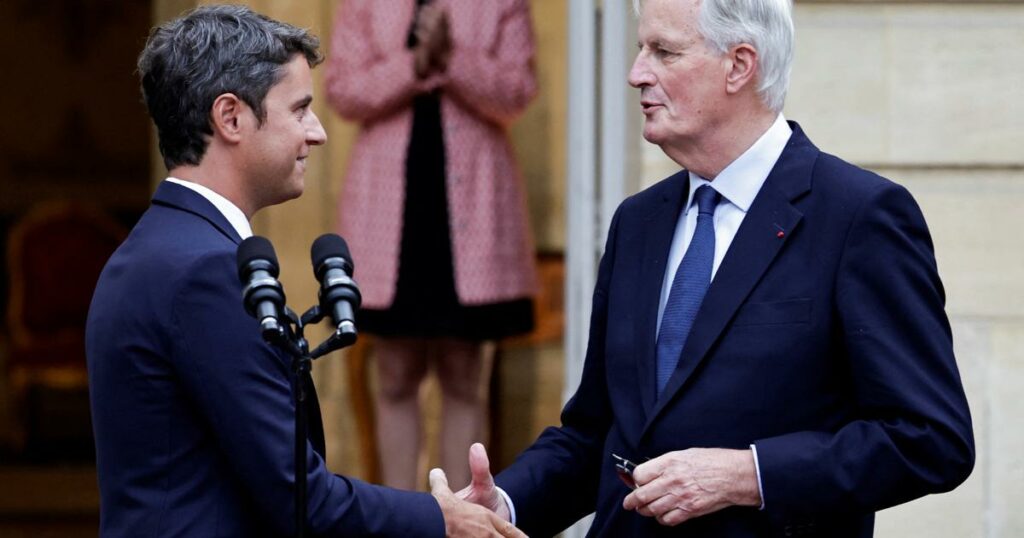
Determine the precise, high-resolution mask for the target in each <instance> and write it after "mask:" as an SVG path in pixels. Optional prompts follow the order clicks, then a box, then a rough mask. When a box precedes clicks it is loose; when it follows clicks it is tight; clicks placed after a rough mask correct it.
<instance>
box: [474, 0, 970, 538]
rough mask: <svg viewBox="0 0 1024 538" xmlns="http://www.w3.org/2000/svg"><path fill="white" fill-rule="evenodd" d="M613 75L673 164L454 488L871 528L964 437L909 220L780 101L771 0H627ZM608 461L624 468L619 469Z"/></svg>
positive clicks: (964, 459)
mask: <svg viewBox="0 0 1024 538" xmlns="http://www.w3.org/2000/svg"><path fill="white" fill-rule="evenodd" d="M640 4H641V3H640V2H637V3H636V5H637V10H638V11H639V14H640V26H639V38H640V39H639V52H638V54H637V58H636V61H635V63H634V64H633V68H632V70H631V71H630V74H629V83H630V84H631V85H632V86H634V87H636V88H638V89H639V90H640V105H641V107H642V108H643V114H644V118H645V123H644V128H643V135H644V138H646V139H647V140H648V141H650V142H652V143H654V144H657V145H658V146H660V147H661V148H662V150H663V151H664V152H665V153H666V154H667V155H668V156H669V157H671V158H672V159H673V160H674V161H675V162H676V163H678V164H679V166H680V167H681V168H682V171H680V172H679V173H677V174H675V175H673V176H671V177H669V178H667V179H665V180H663V181H662V182H660V183H658V184H656V185H654V186H653V187H651V188H649V189H647V190H645V191H643V192H640V193H639V194H636V195H634V196H632V197H630V198H629V199H627V200H625V201H624V202H623V203H622V204H621V205H620V206H619V209H618V211H617V212H616V214H615V217H614V218H613V219H612V224H611V229H610V230H609V233H608V242H607V245H606V248H605V253H604V256H603V258H602V260H601V264H600V268H599V271H598V277H597V286H596V289H595V291H594V299H593V313H592V318H591V327H590V343H589V346H588V349H587V355H586V362H585V366H584V370H583V376H582V380H581V382H580V386H579V388H578V389H577V391H576V394H575V396H573V398H572V399H571V400H570V401H569V403H568V404H566V406H565V409H564V410H563V412H562V417H561V418H562V424H561V426H559V427H554V428H548V429H547V430H545V431H544V433H543V434H542V435H541V436H540V438H539V439H538V440H537V441H536V442H535V443H534V444H533V446H531V447H530V448H528V449H527V450H526V451H525V452H524V453H523V454H521V455H520V456H519V458H518V459H517V460H516V462H515V463H513V464H512V466H511V467H510V468H508V469H506V470H505V471H504V472H502V473H501V474H499V475H498V476H497V479H496V483H497V486H498V487H496V486H495V480H493V479H492V478H491V476H490V473H489V471H488V468H487V467H488V465H487V457H486V453H485V451H484V449H483V447H482V446H480V445H475V446H474V447H473V448H472V449H471V450H470V467H471V470H472V474H473V483H472V484H471V485H470V486H469V487H467V488H465V489H464V490H462V491H460V492H459V493H458V495H460V496H461V497H463V498H467V499H469V500H472V501H474V502H477V503H479V504H482V505H484V506H487V507H489V508H491V509H493V510H495V511H496V512H498V513H499V514H500V515H502V516H503V517H505V518H507V519H509V520H512V521H514V522H515V523H516V524H518V525H519V526H520V527H521V528H522V529H523V530H524V531H526V532H527V533H529V534H530V535H532V536H547V535H551V534H553V533H555V532H557V531H558V530H560V529H562V528H564V527H566V526H568V525H569V524H571V523H572V522H573V521H575V520H576V519H578V518H580V517H581V516H583V515H585V514H587V513H588V512H596V516H595V519H594V523H593V526H592V527H591V532H590V535H592V536H687V537H707V538H711V537H715V538H723V537H726V538H752V537H768V536H822V537H830V538H834V537H858V538H863V537H869V536H871V535H872V532H873V524H874V513H875V512H876V511H877V510H881V509H883V508H887V507H890V506H893V505H896V504H899V503H903V502H907V501H909V500H911V499H915V498H917V497H920V496H923V495H926V494H929V493H937V492H943V491H949V490H951V489H953V488H954V487H956V486H957V485H958V484H960V483H961V482H962V481H963V480H964V479H966V478H967V476H968V475H969V474H970V472H971V469H972V467H973V464H974V440H973V434H972V430H971V419H970V413H969V411H968V407H967V401H966V398H965V396H964V392H963V387H962V385H961V382H960V377H959V374H958V372H957V367H956V361H955V358H954V356H953V349H952V341H951V334H950V327H949V322H948V320H947V318H946V314H945V311H944V292H943V287H942V283H941V281H940V279H939V277H938V273H937V270H936V265H935V258H934V253H933V250H932V243H931V239H930V237H929V234H928V229H927V226H926V225H925V222H924V218H923V216H922V214H921V212H920V210H919V208H918V206H917V204H916V203H915V202H914V200H913V198H912V197H911V196H910V194H909V193H908V192H907V191H906V189H904V188H903V187H900V186H899V185H897V184H895V183H893V182H891V181H889V180H887V179H884V178H882V177H879V176H877V175H875V174H873V173H871V172H868V171H866V170H862V169H860V168H857V167H856V166H853V165H851V164H849V163H846V162H844V161H842V160H840V159H838V158H836V157H834V156H831V155H829V154H826V153H824V152H822V151H820V150H818V148H816V147H815V146H814V145H813V144H812V143H811V141H810V140H809V139H808V138H807V136H806V135H805V134H804V133H803V131H802V130H801V129H800V127H799V125H797V124H796V123H794V122H787V121H786V120H785V119H784V118H783V116H782V113H781V112H782V108H783V103H784V100H785V95H786V88H787V85H788V81H789V72H790V64H791V61H792V55H793V23H792V16H791V9H792V7H791V5H790V1H789V0H704V1H703V2H702V1H701V0H646V1H645V2H643V3H642V5H640ZM620 478H621V480H620Z"/></svg>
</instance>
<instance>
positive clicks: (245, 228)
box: [167, 177, 252, 239]
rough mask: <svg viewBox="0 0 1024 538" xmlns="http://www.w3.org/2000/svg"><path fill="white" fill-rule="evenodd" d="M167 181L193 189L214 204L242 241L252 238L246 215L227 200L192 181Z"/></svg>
mask: <svg viewBox="0 0 1024 538" xmlns="http://www.w3.org/2000/svg"><path fill="white" fill-rule="evenodd" d="M167 181H170V182H171V183H175V184H178V185H181V186H182V187H185V188H188V189H192V190H193V191H195V192H197V193H199V195H200V196H202V197H203V198H206V199H207V200H209V201H210V203H211V204H213V207H216V208H217V211H220V214H221V215H224V218H225V219H227V220H228V224H230V225H231V227H232V228H234V229H235V231H236V232H238V236H239V237H241V238H242V239H248V238H250V237H252V226H250V225H249V219H247V218H245V213H243V212H242V210H241V209H238V206H236V205H235V204H233V203H231V201H230V200H228V199H227V198H225V197H223V196H221V195H219V194H217V193H216V192H213V191H212V190H210V189H209V188H208V187H205V186H203V185H200V184H198V183H193V182H191V181H185V180H184V179H178V178H176V177H169V178H167Z"/></svg>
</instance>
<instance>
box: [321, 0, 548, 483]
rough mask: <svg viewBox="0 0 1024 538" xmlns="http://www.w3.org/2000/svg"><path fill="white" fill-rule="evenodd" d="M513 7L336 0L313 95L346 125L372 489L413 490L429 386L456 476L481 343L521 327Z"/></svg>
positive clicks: (521, 42)
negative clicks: (321, 80)
mask: <svg viewBox="0 0 1024 538" xmlns="http://www.w3.org/2000/svg"><path fill="white" fill-rule="evenodd" d="M534 51H535V46H534V40H533V30H532V28H531V25H530V13H529V6H528V3H527V1H526V0H488V1H486V2H480V1H478V0H433V1H430V0H400V1H399V0H395V1H389V2H380V1H375V0H346V1H345V2H343V3H342V4H341V6H340V8H339V9H338V14H337V18H336V21H335V25H334V32H333V35H332V38H331V53H330V56H329V60H328V64H327V69H326V86H327V96H328V100H329V102H330V103H331V105H332V106H333V107H334V109H335V110H336V111H337V112H338V113H339V114H340V115H341V116H342V117H344V118H346V119H348V120H351V121H356V122H359V124H360V126H361V129H360V131H359V135H358V137H357V139H356V142H355V146H354V148H353V149H352V153H351V157H350V160H349V164H348V170H347V173H346V176H345V180H344V186H343V190H342V193H341V197H340V200H339V204H338V228H339V231H340V233H341V234H342V235H343V236H344V237H345V238H346V239H347V240H348V243H349V245H350V247H351V250H352V255H353V259H354V261H355V266H356V271H355V275H354V276H355V278H356V280H357V281H358V282H359V285H360V288H361V291H362V293H363V309H362V310H361V311H360V312H359V314H358V317H357V324H358V326H359V329H360V330H361V331H363V332H367V333H371V334H374V335H376V336H377V337H378V338H376V339H375V340H374V342H375V349H376V360H377V369H378V385H379V390H378V394H377V408H378V421H377V423H378V431H377V437H378V443H379V446H380V452H381V461H382V462H383V463H382V476H383V480H384V483H385V484H387V485H390V486H394V487H400V488H406V489H411V488H414V487H415V486H416V483H417V468H418V463H419V454H420V447H421V438H422V426H421V417H420V409H419V398H418V394H419V388H420V385H421V384H422V382H423V380H424V379H425V377H426V374H427V372H428V370H429V369H430V367H431V366H433V368H434V369H435V370H436V373H437V376H438V380H439V384H440V387H441V391H442V406H443V418H442V426H441V443H440V444H441V464H442V466H443V467H444V468H445V469H446V470H448V471H449V478H450V481H451V483H452V484H453V485H462V484H465V483H468V481H469V470H468V468H466V464H465V457H466V452H467V450H468V449H469V446H470V444H471V443H472V442H473V441H476V440H479V439H480V436H481V432H482V426H483V420H484V408H485V397H484V396H482V391H481V372H482V371H484V368H483V365H484V359H483V358H482V347H481V345H482V343H484V342H486V341H488V340H495V339H499V338H504V337H507V336H512V335H516V334H522V333H525V332H529V331H530V330H531V329H532V327H533V306H532V296H533V294H534V293H535V290H536V272H535V266H534V250H533V245H532V240H531V237H530V233H529V226H528V223H527V212H526V204H525V195H524V188H523V181H522V177H521V174H520V172H519V170H518V168H517V166H516V163H515V158H514V155H513V151H512V147H511V144H510V143H509V140H508V134H507V127H508V125H509V123H510V122H511V121H512V120H513V119H515V118H516V117H517V116H518V115H519V114H520V113H521V112H522V111H523V110H524V109H525V108H526V106H527V104H529V102H530V101H531V100H532V98H533V97H534V96H535V95H536V93H537V81H536V76H535V73H534V65H533V57H534Z"/></svg>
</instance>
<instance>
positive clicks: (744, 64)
mask: <svg viewBox="0 0 1024 538" xmlns="http://www.w3.org/2000/svg"><path fill="white" fill-rule="evenodd" d="M727 57H728V61H727V63H726V67H727V69H728V72H726V76H725V91H726V92H727V93H729V94H736V93H739V92H740V91H741V90H742V89H743V88H745V87H748V86H750V85H752V84H753V82H754V78H755V76H756V75H757V50H756V49H754V47H752V46H750V45H749V44H746V43H740V44H739V45H736V46H734V47H733V48H732V49H730V50H729V52H728V54H727Z"/></svg>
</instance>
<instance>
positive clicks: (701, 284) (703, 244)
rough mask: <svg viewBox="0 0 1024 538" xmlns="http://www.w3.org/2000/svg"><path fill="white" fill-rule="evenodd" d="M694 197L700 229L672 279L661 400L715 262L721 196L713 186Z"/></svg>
mask: <svg viewBox="0 0 1024 538" xmlns="http://www.w3.org/2000/svg"><path fill="white" fill-rule="evenodd" d="M693 197H694V198H695V199H696V201H697V210H698V213H697V228H696V229H695V230H694V231H693V239H691V240H690V246H689V247H687V248H686V254H684V255H683V261H681V262H679V267H678V268H677V269H676V276H675V278H673V279H672V289H671V290H670V291H669V293H668V301H667V302H666V303H665V311H664V312H663V313H662V315H661V329H660V330H659V331H658V356H657V361H658V369H657V376H658V377H657V379H658V395H659V396H661V391H663V390H665V385H666V384H667V383H668V378H670V377H672V372H674V371H675V369H676V365H677V364H679V355H680V354H682V352H683V346H684V345H685V344H686V337H687V336H688V335H689V334H690V328H691V327H693V319H694V318H696V317H697V310H699V309H700V303H701V302H702V301H703V300H704V293H706V292H707V291H708V286H709V285H710V284H711V267H712V265H713V264H714V262H715V223H714V216H715V206H717V205H718V200H719V199H721V196H720V195H719V194H718V193H717V192H716V191H715V190H714V189H712V188H711V186H710V185H701V186H700V188H698V189H697V192H696V193H694V195H693Z"/></svg>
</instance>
